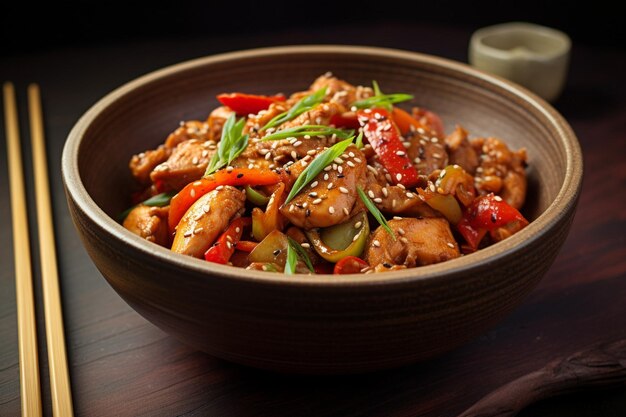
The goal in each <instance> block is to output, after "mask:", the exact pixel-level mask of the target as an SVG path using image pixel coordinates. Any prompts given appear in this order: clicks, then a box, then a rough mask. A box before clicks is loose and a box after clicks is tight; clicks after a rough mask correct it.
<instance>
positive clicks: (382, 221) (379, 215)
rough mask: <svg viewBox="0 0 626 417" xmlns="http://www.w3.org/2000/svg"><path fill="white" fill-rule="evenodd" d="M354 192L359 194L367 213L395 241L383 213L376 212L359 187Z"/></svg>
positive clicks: (372, 203) (371, 202) (376, 208)
mask: <svg viewBox="0 0 626 417" xmlns="http://www.w3.org/2000/svg"><path fill="white" fill-rule="evenodd" d="M356 191H357V193H358V194H359V197H360V198H361V201H363V204H365V207H367V209H368V210H369V212H370V213H372V216H374V218H375V219H376V221H377V222H378V224H380V225H381V226H382V227H383V228H384V229H385V230H386V231H387V233H389V234H390V235H391V237H393V240H396V235H395V234H394V233H393V230H391V227H389V223H387V219H385V216H383V213H381V212H380V210H378V207H376V205H375V204H374V202H373V201H372V200H370V198H369V197H368V196H367V194H365V191H363V189H362V188H361V187H357V188H356Z"/></svg>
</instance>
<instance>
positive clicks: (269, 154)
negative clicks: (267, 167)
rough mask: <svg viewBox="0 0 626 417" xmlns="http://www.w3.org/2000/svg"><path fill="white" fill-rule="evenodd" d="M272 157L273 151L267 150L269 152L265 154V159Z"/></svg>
mask: <svg viewBox="0 0 626 417" xmlns="http://www.w3.org/2000/svg"><path fill="white" fill-rule="evenodd" d="M271 157H272V154H271V153H269V152H267V153H266V154H265V159H266V160H268V161H269V159H270V158H271Z"/></svg>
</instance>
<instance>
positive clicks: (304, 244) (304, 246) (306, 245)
mask: <svg viewBox="0 0 626 417" xmlns="http://www.w3.org/2000/svg"><path fill="white" fill-rule="evenodd" d="M300 246H302V247H303V248H307V249H308V248H310V247H311V245H310V244H308V243H306V242H304V243H300Z"/></svg>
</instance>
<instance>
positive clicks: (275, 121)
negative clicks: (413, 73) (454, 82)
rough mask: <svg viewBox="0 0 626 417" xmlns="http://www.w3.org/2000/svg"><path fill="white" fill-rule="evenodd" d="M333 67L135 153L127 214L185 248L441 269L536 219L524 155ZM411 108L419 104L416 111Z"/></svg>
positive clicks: (306, 270) (144, 229)
mask: <svg viewBox="0 0 626 417" xmlns="http://www.w3.org/2000/svg"><path fill="white" fill-rule="evenodd" d="M372 85H373V86H372V87H368V86H354V85H352V84H349V83H348V82H346V81H343V80H340V79H338V78H336V77H335V76H333V75H332V74H330V73H327V74H324V75H322V76H321V77H319V78H317V79H316V80H315V81H314V82H313V84H312V85H311V86H310V87H309V89H308V90H306V91H301V92H296V93H294V94H292V95H291V96H289V97H286V96H284V95H281V94H278V95H274V96H262V95H252V94H246V93H229V94H221V95H219V96H218V97H217V99H218V100H219V102H220V103H221V104H222V106H220V107H217V108H216V109H214V110H213V111H212V112H211V113H210V115H209V117H208V119H207V120H204V121H196V120H191V121H184V122H180V126H179V127H178V128H177V129H176V130H174V131H173V132H172V133H171V134H170V135H169V136H168V137H167V138H166V139H165V142H164V143H163V144H162V145H160V146H159V147H157V148H156V149H153V150H147V151H145V152H142V153H140V154H138V155H134V156H133V157H132V159H131V161H130V170H131V172H132V175H133V177H134V178H135V180H136V182H137V184H138V185H139V187H138V189H140V191H138V192H137V193H135V194H134V195H133V203H134V206H132V207H131V208H130V209H128V210H126V211H125V212H124V213H122V214H120V222H122V223H123V225H124V227H125V228H126V229H128V230H130V231H131V232H133V233H135V234H137V235H139V236H141V237H142V238H144V239H146V240H148V241H150V242H154V243H156V244H158V245H161V246H165V247H167V248H170V249H171V250H172V251H174V252H178V253H181V254H185V255H188V256H193V257H196V258H201V259H205V260H206V261H207V262H214V263H220V264H228V265H232V266H235V267H240V268H247V269H254V270H262V271H273V272H281V273H285V274H294V273H303V274H332V273H334V274H347V273H373V272H385V271H393V270H398V269H404V268H413V267H419V266H423V265H430V264H434V263H438V262H443V261H446V260H449V259H454V258H457V257H459V256H462V255H465V254H468V253H471V252H475V251H477V250H480V249H482V248H484V247H486V246H488V245H491V244H493V243H496V242H498V241H500V240H503V239H506V238H507V237H509V236H511V235H512V234H514V233H516V232H518V231H519V230H521V229H522V228H524V227H525V226H526V225H527V224H528V221H527V220H526V219H525V218H524V217H523V216H522V214H520V212H519V211H518V210H519V209H520V208H521V207H522V205H523V204H524V199H525V197H526V187H527V184H526V174H525V167H526V160H527V156H526V151H525V150H524V149H520V150H511V149H509V147H508V146H507V145H506V144H505V143H504V142H503V141H502V140H500V139H498V138H494V137H481V138H472V139H470V138H469V135H468V132H467V131H466V130H465V129H463V128H462V127H460V126H457V127H456V128H455V129H454V130H453V131H452V132H450V133H449V134H447V135H446V133H445V131H444V125H443V123H442V120H441V119H440V118H439V116H438V115H437V114H435V113H433V112H431V111H429V110H426V109H423V108H419V107H413V108H412V109H411V110H410V111H407V110H404V109H403V108H402V107H400V106H401V105H402V106H406V105H407V102H410V101H412V100H414V97H413V96H412V95H409V94H403V93H393V94H385V93H383V92H382V91H381V89H380V87H379V86H378V84H377V83H376V82H375V81H374V82H373V83H372ZM407 107H408V106H407Z"/></svg>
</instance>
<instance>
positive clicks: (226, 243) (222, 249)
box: [204, 217, 250, 264]
mask: <svg viewBox="0 0 626 417" xmlns="http://www.w3.org/2000/svg"><path fill="white" fill-rule="evenodd" d="M249 225H250V218H249V217H247V218H243V217H238V218H236V219H235V220H233V221H232V222H231V223H230V226H228V228H227V229H226V231H225V232H224V233H222V235H221V236H220V237H219V238H218V239H217V241H216V242H215V243H214V244H213V246H211V247H210V248H209V249H208V250H207V251H206V252H205V253H204V259H205V260H207V261H208V262H215V263H218V264H227V263H228V261H229V259H230V257H231V256H233V253H235V246H237V242H239V239H241V234H242V233H243V228H244V227H245V226H249Z"/></svg>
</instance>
